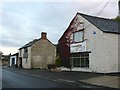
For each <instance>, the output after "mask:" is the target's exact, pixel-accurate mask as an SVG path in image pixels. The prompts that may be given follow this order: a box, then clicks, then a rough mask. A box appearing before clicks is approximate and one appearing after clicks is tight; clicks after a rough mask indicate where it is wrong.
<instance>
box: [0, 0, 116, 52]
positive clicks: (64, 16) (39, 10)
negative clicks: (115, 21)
mask: <svg viewBox="0 0 120 90" xmlns="http://www.w3.org/2000/svg"><path fill="white" fill-rule="evenodd" d="M5 1H6V0H5ZM74 1H75V0H74ZM96 1H97V0H96ZM103 1H104V2H103ZM108 1H109V3H108ZM0 9H1V10H0V11H1V12H0V17H1V18H0V21H1V22H0V42H1V44H0V50H1V51H2V52H3V53H4V54H9V53H12V54H13V53H16V52H17V50H18V49H19V48H20V47H22V46H23V45H25V44H26V43H28V42H29V41H31V40H33V39H37V38H40V36H41V32H43V31H44V32H47V36H48V39H49V40H50V41H51V42H53V43H55V44H56V43H57V41H58V39H59V38H60V37H61V35H62V34H63V32H64V31H65V30H66V28H67V27H68V25H69V23H70V21H71V20H72V19H73V17H74V16H75V15H76V13H77V12H80V13H85V14H89V15H94V16H100V17H104V18H115V17H116V16H117V15H118V5H117V0H99V2H94V1H93V2H87V0H84V2H83V1H80V2H78V1H76V2H68V0H67V2H15V1H13V2H2V5H0ZM100 12H101V13H100Z"/></svg>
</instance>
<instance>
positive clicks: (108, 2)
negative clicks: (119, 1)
mask: <svg viewBox="0 0 120 90" xmlns="http://www.w3.org/2000/svg"><path fill="white" fill-rule="evenodd" d="M109 1H110V0H108V1H107V3H106V4H105V5H104V6H103V8H102V9H101V11H100V12H99V13H98V14H97V15H100V14H101V13H102V11H103V10H104V8H105V7H106V6H107V5H108V3H109Z"/></svg>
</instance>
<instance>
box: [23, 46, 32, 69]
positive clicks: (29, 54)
mask: <svg viewBox="0 0 120 90" xmlns="http://www.w3.org/2000/svg"><path fill="white" fill-rule="evenodd" d="M22 54H24V50H22ZM22 56H23V55H22ZM22 66H23V68H27V69H31V47H28V58H27V62H26V58H23V57H22Z"/></svg>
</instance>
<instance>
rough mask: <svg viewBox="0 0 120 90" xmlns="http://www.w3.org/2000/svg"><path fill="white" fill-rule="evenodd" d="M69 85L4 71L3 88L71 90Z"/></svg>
mask: <svg viewBox="0 0 120 90" xmlns="http://www.w3.org/2000/svg"><path fill="white" fill-rule="evenodd" d="M70 87H73V86H71V85H68V84H63V83H59V82H54V81H50V80H45V79H42V78H39V77H35V76H31V75H26V74H22V73H17V72H11V71H8V70H5V69H3V71H2V88H70Z"/></svg>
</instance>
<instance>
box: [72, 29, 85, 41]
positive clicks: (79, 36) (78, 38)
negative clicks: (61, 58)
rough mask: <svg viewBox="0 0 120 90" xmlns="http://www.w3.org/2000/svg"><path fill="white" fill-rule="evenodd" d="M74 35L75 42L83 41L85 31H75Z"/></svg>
mask: <svg viewBox="0 0 120 90" xmlns="http://www.w3.org/2000/svg"><path fill="white" fill-rule="evenodd" d="M73 35H74V38H73V41H74V42H81V41H83V31H79V32H74V34H73Z"/></svg>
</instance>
